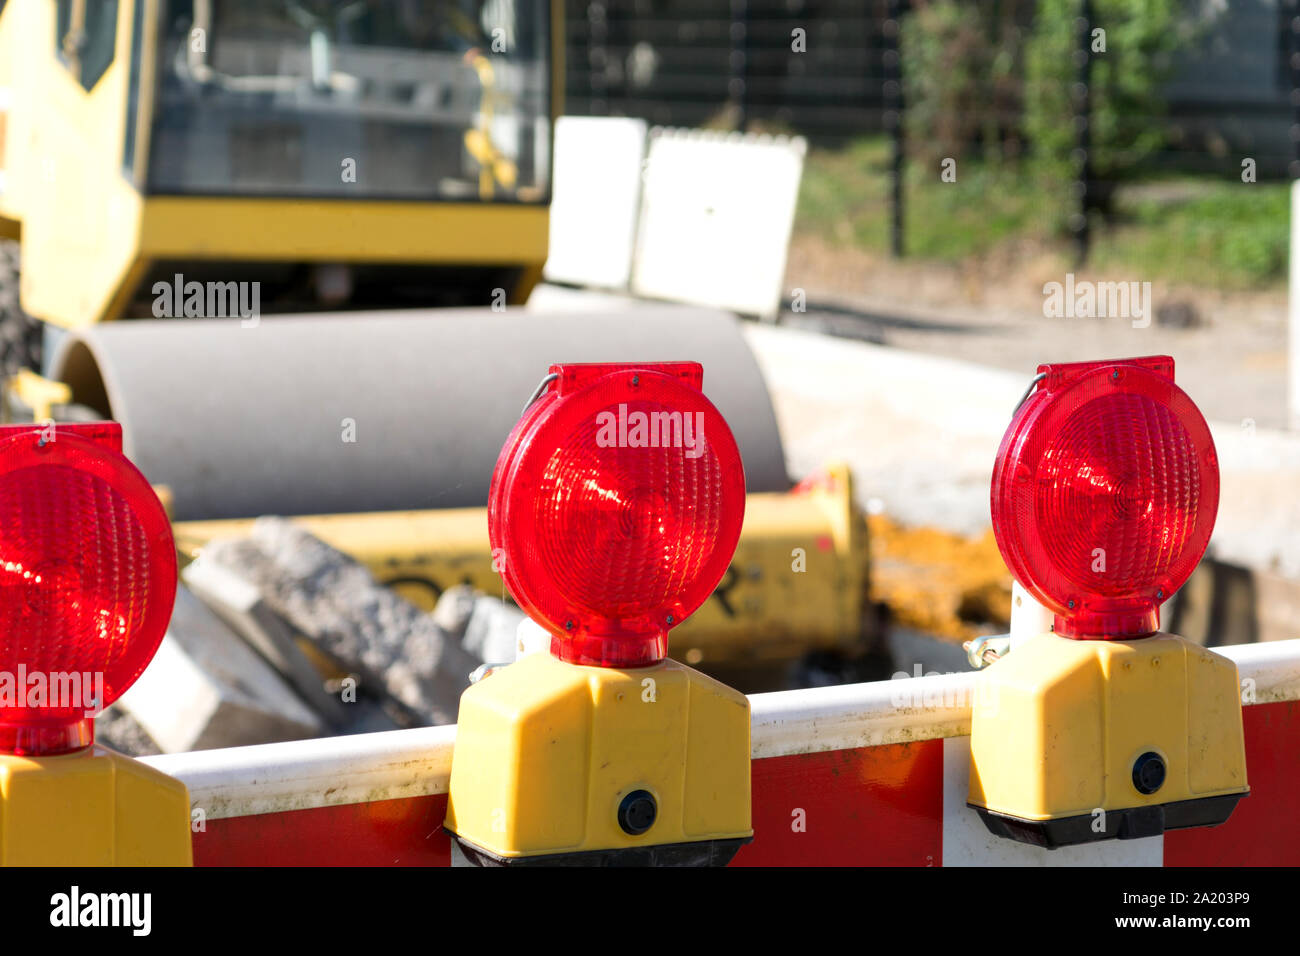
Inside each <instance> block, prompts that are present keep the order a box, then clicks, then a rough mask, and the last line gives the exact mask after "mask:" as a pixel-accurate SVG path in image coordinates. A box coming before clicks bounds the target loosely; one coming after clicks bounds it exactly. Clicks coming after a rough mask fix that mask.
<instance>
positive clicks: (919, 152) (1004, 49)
mask: <svg viewBox="0 0 1300 956" xmlns="http://www.w3.org/2000/svg"><path fill="white" fill-rule="evenodd" d="M1014 7H1015V4H1014V3H1005V4H1003V3H998V2H990V0H978V2H976V0H915V5H914V9H913V10H912V11H911V12H910V13H909V14H907V16H905V17H904V18H903V21H902V26H901V34H900V37H899V46H900V49H901V52H902V62H903V89H904V104H905V105H904V122H905V124H906V132H907V136H908V140H909V149H908V151H909V153H911V154H912V155H914V156H917V157H918V158H921V159H923V160H926V161H932V160H938V159H941V158H944V157H952V158H955V159H961V158H964V157H969V156H983V157H985V158H988V159H994V158H998V157H1001V156H1009V157H1014V156H1016V155H1017V154H1019V152H1020V145H1021V137H1020V130H1019V126H1020V112H1021V104H1020V91H1021V78H1020V74H1021V72H1022V70H1021V39H1020V32H1019V30H1018V28H1017V27H1016V25H1015V22H1014V20H1013V19H1012V18H1011V17H1010V16H1009V15H1008V13H1009V12H1012V11H1013V10H1014Z"/></svg>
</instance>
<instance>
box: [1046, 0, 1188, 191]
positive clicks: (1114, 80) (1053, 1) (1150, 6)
mask: <svg viewBox="0 0 1300 956" xmlns="http://www.w3.org/2000/svg"><path fill="white" fill-rule="evenodd" d="M1092 7H1093V20H1092V26H1093V28H1094V31H1095V30H1096V29H1097V28H1100V29H1102V30H1104V31H1105V34H1104V38H1097V37H1095V36H1094V39H1093V41H1092V42H1093V52H1092V81H1091V83H1090V85H1089V91H1090V100H1091V102H1090V106H1091V129H1090V139H1091V144H1090V150H1089V158H1090V160H1091V163H1092V171H1093V175H1094V177H1096V178H1098V179H1102V180H1107V181H1112V182H1113V181H1115V180H1119V179H1123V178H1125V177H1128V176H1131V175H1132V173H1133V172H1134V171H1135V170H1137V169H1139V168H1140V167H1141V165H1142V162H1143V160H1145V159H1146V158H1147V157H1148V156H1149V155H1150V154H1151V153H1152V152H1154V151H1155V150H1157V149H1159V148H1160V147H1161V145H1162V143H1163V142H1164V126H1163V113H1164V102H1163V99H1162V96H1161V85H1162V84H1163V83H1164V81H1165V80H1166V79H1168V77H1169V75H1170V71H1171V68H1172V63H1173V56H1172V54H1173V52H1174V51H1175V50H1176V49H1178V48H1179V47H1180V46H1182V45H1183V44H1185V43H1187V42H1189V41H1190V39H1191V36H1190V30H1191V27H1190V26H1188V24H1189V23H1190V22H1191V21H1189V20H1188V19H1187V18H1186V17H1181V18H1180V16H1179V14H1180V12H1181V10H1182V7H1183V5H1182V4H1181V3H1180V2H1179V0H1093V4H1092ZM1079 10H1080V4H1079V2H1078V0H1042V2H1041V3H1040V4H1039V9H1038V13H1037V16H1036V18H1035V22H1034V30H1033V34H1032V36H1031V37H1030V40H1029V43H1028V46H1027V50H1026V56H1025V128H1026V131H1027V133H1028V135H1029V139H1030V141H1031V143H1032V144H1033V145H1032V149H1033V154H1034V156H1035V157H1036V158H1037V159H1038V160H1039V161H1040V162H1042V163H1043V164H1045V165H1046V166H1047V167H1048V168H1049V169H1051V170H1053V172H1054V174H1055V175H1069V174H1070V173H1071V172H1072V171H1073V169H1074V161H1073V159H1072V157H1071V153H1072V151H1073V150H1074V148H1075V144H1076V139H1075V135H1076V134H1075V126H1074V118H1075V108H1074V104H1073V102H1072V101H1071V96H1070V92H1071V88H1072V86H1073V84H1074V83H1075V80H1076V77H1077V71H1078V68H1077V65H1076V60H1075V45H1076V38H1075V18H1076V17H1077V15H1078V13H1079ZM1102 39H1104V43H1105V51H1104V52H1102V51H1101V50H1099V49H1097V45H1098V44H1099V43H1100V41H1101V40H1102Z"/></svg>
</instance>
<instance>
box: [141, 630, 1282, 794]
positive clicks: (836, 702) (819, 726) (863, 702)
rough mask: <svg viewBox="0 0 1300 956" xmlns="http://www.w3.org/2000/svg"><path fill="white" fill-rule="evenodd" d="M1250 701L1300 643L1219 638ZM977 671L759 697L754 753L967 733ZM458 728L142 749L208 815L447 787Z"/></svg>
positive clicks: (1276, 692) (1276, 686) (1264, 691)
mask: <svg viewBox="0 0 1300 956" xmlns="http://www.w3.org/2000/svg"><path fill="white" fill-rule="evenodd" d="M1215 650H1216V651H1218V652H1219V653H1221V654H1223V655H1224V656H1225V657H1228V658H1231V659H1232V660H1233V661H1235V662H1236V664H1237V669H1238V672H1239V674H1240V676H1241V679H1242V681H1243V683H1244V682H1247V681H1252V682H1253V686H1252V685H1251V684H1245V695H1244V697H1245V702H1246V703H1248V704H1266V703H1273V702H1276V701H1284V700H1300V640H1292V641H1276V642H1272V643H1266V644H1242V645H1237V646H1233V647H1219V648H1215ZM975 677H976V674H975V672H971V673H966V674H944V675H939V676H934V677H911V678H907V679H906V680H890V681H877V682H875V683H871V684H848V685H844V686H840V687H818V688H811V689H808V690H790V691H780V692H777V693H773V694H755V695H754V696H752V697H750V706H751V710H752V725H751V726H752V730H751V747H752V754H753V757H754V759H756V760H758V759H762V758H765V757H782V756H788V755H791V754H800V753H817V752H822V751H828V750H853V749H857V748H859V747H876V746H880V745H882V744H893V743H908V742H911V741H920V740H933V739H936V738H943V737H960V736H964V735H966V734H969V733H970V702H971V699H972V698H971V695H972V693H973V689H974V681H975ZM455 740H456V728H455V726H454V725H452V726H446V727H424V728H419V729H415V730H394V731H387V732H385V733H377V734H358V735H355V736H348V737H326V738H322V739H319V740H295V741H288V742H286V743H279V744H263V745H260V746H256V747H233V748H229V749H225V750H200V751H195V752H193V753H183V754H165V755H162V756H157V757H145V758H142V759H143V761H144V762H145V763H147V764H149V765H150V766H152V767H155V768H157V769H158V770H161V771H162V772H163V773H166V774H169V775H171V776H173V777H176V778H177V779H179V780H182V781H184V783H185V784H186V786H188V787H189V790H190V802H191V804H192V805H193V806H194V807H200V808H202V809H203V811H204V813H205V815H206V817H207V818H208V819H211V820H220V819H223V818H226V817H242V816H252V815H255V814H261V813H280V812H284V811H287V810H306V809H310V808H313V807H325V806H341V805H344V804H350V803H368V802H371V801H377V800H395V799H401V798H406V797H420V796H428V795H432V794H438V793H446V792H447V784H448V781H449V779H450V776H451V755H452V750H453V748H454V746H455Z"/></svg>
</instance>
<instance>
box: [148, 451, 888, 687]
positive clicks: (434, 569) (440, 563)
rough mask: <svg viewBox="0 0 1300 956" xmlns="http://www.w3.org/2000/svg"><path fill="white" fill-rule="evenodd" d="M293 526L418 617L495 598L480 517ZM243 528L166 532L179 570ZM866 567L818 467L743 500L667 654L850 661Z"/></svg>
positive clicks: (863, 626) (869, 633)
mask: <svg viewBox="0 0 1300 956" xmlns="http://www.w3.org/2000/svg"><path fill="white" fill-rule="evenodd" d="M294 520H295V521H297V522H299V523H301V524H302V525H303V526H304V527H306V528H307V529H308V530H309V531H311V532H312V533H313V534H315V535H316V536H317V537H319V538H321V539H322V540H323V541H325V542H327V543H328V544H330V545H332V546H334V547H336V548H338V549H339V550H340V551H343V552H344V553H346V554H349V555H351V556H352V557H353V558H355V559H356V560H358V561H360V562H361V563H362V564H364V565H365V566H366V567H367V568H369V570H370V571H371V573H372V574H374V575H375V577H376V579H378V580H379V581H382V582H384V583H386V584H389V585H390V586H392V587H393V588H394V589H396V590H397V591H399V592H400V593H401V594H403V595H404V596H405V597H407V598H408V599H410V600H411V601H413V602H415V603H416V604H417V605H419V606H421V607H424V608H432V607H433V605H434V604H435V603H436V602H437V599H438V597H439V595H440V594H441V593H442V591H443V590H445V589H446V588H448V587H451V586H452V585H456V584H461V583H467V584H471V585H473V586H474V587H475V588H477V589H479V590H481V591H483V592H485V593H487V594H497V595H504V594H505V590H504V589H505V585H504V583H503V582H502V580H501V576H500V575H499V574H498V573H497V571H496V570H494V568H493V561H492V553H491V546H490V545H489V543H488V533H487V511H486V509H483V508H461V509H447V510H442V511H420V512H378V513H374V514H358V515H319V516H313V517H304V518H296V519H294ZM251 524H252V522H251V520H229V521H181V522H177V523H176V524H175V525H174V530H175V533H176V544H177V547H178V548H179V550H180V553H181V556H182V559H185V558H193V557H194V556H196V555H197V554H198V553H199V551H201V550H202V547H203V545H204V544H205V543H207V542H208V541H212V540H214V539H217V538H222V537H230V536H239V535H242V534H246V533H247V532H248V530H249V527H250V526H251ZM869 565H870V557H869V553H868V546H867V532H866V523H865V520H864V518H863V516H862V513H861V512H860V511H859V510H858V509H857V508H856V507H855V505H854V504H853V487H852V481H851V477H850V472H849V469H848V467H847V466H845V465H843V464H835V465H831V466H829V467H827V468H826V469H825V480H824V481H823V482H821V483H818V484H816V485H814V486H813V487H811V488H809V489H808V490H807V491H806V492H803V493H787V494H752V495H749V496H748V497H747V498H746V501H745V524H744V528H743V530H742V532H741V536H740V544H739V546H738V547H737V549H736V554H735V557H734V558H733V559H732V562H731V568H730V570H729V571H728V572H727V574H726V576H725V577H724V578H723V579H722V581H721V583H719V585H718V587H717V589H716V590H715V591H714V594H713V596H712V597H711V598H710V599H709V600H708V601H706V602H705V603H704V605H703V606H702V607H701V608H700V609H699V610H698V611H696V612H695V613H694V614H693V615H691V617H690V618H689V619H687V620H686V621H684V622H683V623H682V625H681V627H679V628H677V629H676V630H674V631H673V647H674V649H675V651H674V653H676V654H678V655H679V656H680V657H681V658H682V659H683V660H684V661H686V662H687V663H688V664H691V665H692V666H700V667H703V668H704V669H706V670H710V671H712V670H713V669H714V668H720V669H722V670H729V671H738V670H743V669H745V668H747V667H754V666H764V665H770V664H779V663H782V662H788V661H790V660H794V659H797V658H798V657H800V656H801V655H803V654H805V653H808V652H810V651H835V652H839V653H841V654H844V655H846V656H849V657H855V656H858V655H861V654H863V653H865V652H867V651H868V650H870V648H871V642H872V640H873V639H874V638H875V636H876V635H875V634H874V631H873V630H872V628H871V617H870V615H869V614H864V613H863V612H864V607H863V604H864V602H865V601H866V599H867V590H868V581H869ZM723 677H724V679H726V680H728V682H731V681H732V680H733V679H735V678H734V677H733V674H732V673H726V674H724V675H723ZM736 677H739V675H736ZM736 682H739V680H738V679H737V680H736Z"/></svg>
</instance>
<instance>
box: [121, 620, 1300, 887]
mask: <svg viewBox="0 0 1300 956" xmlns="http://www.w3.org/2000/svg"><path fill="white" fill-rule="evenodd" d="M1216 650H1218V651H1219V652H1220V653H1222V654H1224V655H1225V656H1227V657H1230V658H1231V659H1232V660H1234V661H1235V662H1236V664H1237V669H1238V672H1239V675H1240V678H1241V681H1242V685H1243V699H1244V701H1245V703H1246V704H1247V706H1246V707H1245V710H1244V715H1245V718H1244V719H1245V730H1246V760H1247V774H1248V777H1249V783H1250V787H1251V793H1250V796H1249V797H1247V798H1246V799H1245V800H1243V801H1242V802H1241V803H1240V804H1239V805H1238V807H1237V810H1236V812H1235V813H1234V814H1233V816H1232V819H1230V820H1229V821H1228V822H1227V823H1226V824H1224V825H1223V826H1220V827H1215V828H1212V829H1194V830H1179V831H1174V832H1171V833H1168V834H1166V835H1164V836H1162V837H1152V838H1148V839H1143V840H1131V841H1122V840H1110V841H1107V842H1104V843H1098V844H1094V845H1091V846H1082V847H1071V848H1065V849H1061V850H1052V851H1048V850H1042V849H1039V848H1036V847H1030V846H1026V845H1022V844H1016V843H1012V842H1010V841H1007V840H1000V839H997V838H995V837H993V836H992V835H990V834H989V833H988V832H987V831H986V830H985V829H984V826H983V824H982V823H980V821H979V819H978V818H977V817H976V815H975V813H974V811H972V810H969V809H968V808H967V807H966V783H967V773H968V768H969V737H968V735H969V733H970V701H971V697H972V689H973V682H974V679H975V674H974V673H973V672H972V673H968V674H953V675H943V676H935V677H919V678H909V679H906V680H893V681H881V682H877V683H872V684H853V685H848V686H843V687H828V688H817V689H812V690H798V691H785V692H781V693H775V694H759V695H755V696H754V697H751V698H750V700H751V704H752V711H753V725H752V726H753V730H752V745H753V760H754V763H753V818H754V833H755V836H754V842H753V843H751V844H750V845H748V846H746V847H744V848H742V849H741V851H740V853H739V854H738V855H737V856H736V859H735V861H734V863H733V865H735V866H783V865H803V866H834V865H851V866H871V865H883V866H938V865H941V864H942V865H946V866H964V865H990V864H992V865H1027V866H1059V865H1106V866H1128V865H1148V866H1150V865H1162V864H1163V865H1166V866H1186V865H1201V866H1243V865H1297V864H1300V818H1297V817H1296V815H1295V814H1294V812H1293V794H1295V793H1297V792H1300V640H1293V641H1279V642H1274V643H1267V644H1249V645H1241V646H1236V647H1223V648H1216ZM455 738H456V728H455V727H454V726H451V727H432V728H424V729H418V730H402V731H393V732H390V733H380V734H365V735H359V736H353V737H332V738H326V739H321V740H310V741H299V742H292V743H283V744H268V745H265V746H259V747H240V748H235V749H230V750H212V751H199V752H196V753H187V754H171V755H166V756H160V757H149V758H146V762H147V763H149V764H151V765H152V766H154V767H156V768H158V769H159V770H162V771H163V772H165V773H168V774H171V775H172V776H174V777H177V778H179V779H181V780H183V781H184V782H185V783H186V785H187V786H188V787H189V789H190V799H191V801H192V804H193V806H194V808H195V810H196V811H201V812H196V814H195V824H194V828H195V831H196V832H195V833H194V860H195V863H196V864H197V865H252V866H266V865H344V866H346V865H358V866H361V865H365V866H410V865H434V866H447V865H449V864H450V863H451V859H452V853H451V844H450V841H449V838H448V837H447V835H446V833H444V832H443V830H442V820H443V816H444V814H445V812H446V803H447V797H446V794H447V781H448V778H449V776H450V772H451V757H452V750H453V748H454V746H455Z"/></svg>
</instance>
